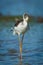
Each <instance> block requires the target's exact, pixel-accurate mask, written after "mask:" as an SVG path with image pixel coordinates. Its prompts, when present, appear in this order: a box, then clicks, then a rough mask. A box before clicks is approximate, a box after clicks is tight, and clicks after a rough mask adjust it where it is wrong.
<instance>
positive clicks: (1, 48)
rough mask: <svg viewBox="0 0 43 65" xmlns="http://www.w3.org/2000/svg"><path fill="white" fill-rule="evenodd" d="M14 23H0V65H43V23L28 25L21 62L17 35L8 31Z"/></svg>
mask: <svg viewBox="0 0 43 65" xmlns="http://www.w3.org/2000/svg"><path fill="white" fill-rule="evenodd" d="M13 25H14V22H10V21H9V22H4V21H2V22H0V65H43V23H30V30H28V32H26V34H25V37H24V41H23V46H22V48H23V51H22V62H21V61H20V58H19V54H20V53H19V42H18V37H17V35H15V36H13V34H12V32H11V31H10V29H11V27H12V26H13Z"/></svg>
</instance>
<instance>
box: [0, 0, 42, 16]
mask: <svg viewBox="0 0 43 65" xmlns="http://www.w3.org/2000/svg"><path fill="white" fill-rule="evenodd" d="M24 12H28V13H29V14H30V15H34V16H43V0H0V14H2V15H21V14H23V13H24Z"/></svg>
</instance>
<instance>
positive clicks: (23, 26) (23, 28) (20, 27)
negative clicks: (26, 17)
mask: <svg viewBox="0 0 43 65" xmlns="http://www.w3.org/2000/svg"><path fill="white" fill-rule="evenodd" d="M26 29H27V22H25V23H23V24H22V23H20V24H19V25H18V26H17V27H14V30H13V34H15V33H17V34H18V33H19V34H21V33H24V32H25V31H26Z"/></svg>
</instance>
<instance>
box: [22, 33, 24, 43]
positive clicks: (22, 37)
mask: <svg viewBox="0 0 43 65" xmlns="http://www.w3.org/2000/svg"><path fill="white" fill-rule="evenodd" d="M23 38H24V34H23V36H22V43H23Z"/></svg>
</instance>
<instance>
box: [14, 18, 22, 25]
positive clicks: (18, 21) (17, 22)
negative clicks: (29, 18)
mask: <svg viewBox="0 0 43 65" xmlns="http://www.w3.org/2000/svg"><path fill="white" fill-rule="evenodd" d="M20 22H23V19H21V20H19V19H18V20H16V23H15V25H14V26H17V25H18V24H19V23H20Z"/></svg>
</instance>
